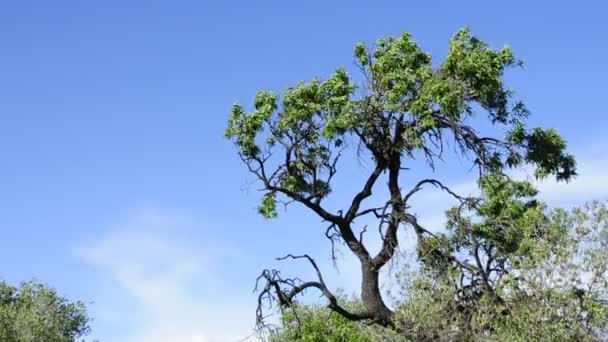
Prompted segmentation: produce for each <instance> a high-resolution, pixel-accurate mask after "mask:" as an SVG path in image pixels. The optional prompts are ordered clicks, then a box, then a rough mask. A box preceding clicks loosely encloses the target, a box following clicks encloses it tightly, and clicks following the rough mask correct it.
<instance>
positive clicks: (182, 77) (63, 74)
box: [0, 0, 608, 341]
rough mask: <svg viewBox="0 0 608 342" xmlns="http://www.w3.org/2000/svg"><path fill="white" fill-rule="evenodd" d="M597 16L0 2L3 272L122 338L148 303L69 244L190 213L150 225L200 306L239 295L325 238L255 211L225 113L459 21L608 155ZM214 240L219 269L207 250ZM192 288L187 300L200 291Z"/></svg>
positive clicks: (538, 109)
mask: <svg viewBox="0 0 608 342" xmlns="http://www.w3.org/2000/svg"><path fill="white" fill-rule="evenodd" d="M606 13H608V6H606V5H605V4H604V2H602V1H594V2H592V1H576V2H571V1H569V2H565V1H564V2H555V1H503V2H494V1H416V2H410V1H377V2H371V1H364V2H363V1H297V2H296V1H240V2H239V1H180V0H175V1H125V0H121V1H113V0H104V1H62V0H56V1H28V0H21V1H8V0H4V1H0V193H1V196H0V232H1V239H0V243H1V245H0V269H1V271H0V278H3V279H5V280H8V281H10V282H13V283H17V282H19V281H21V280H26V279H30V278H32V277H35V278H38V279H40V280H43V281H45V282H48V283H51V284H53V285H54V286H55V287H57V288H58V289H60V291H61V292H62V293H65V294H67V295H69V296H71V297H74V298H81V299H84V300H87V301H93V302H94V303H93V305H92V309H91V311H92V313H93V315H94V316H95V314H97V316H98V317H96V320H95V321H94V322H93V328H94V329H95V336H99V337H101V338H102V339H103V341H115V340H120V339H123V340H130V339H134V337H129V336H134V335H136V334H138V333H139V332H137V331H135V330H136V329H139V328H140V327H141V326H142V324H143V323H142V322H137V319H136V318H134V317H130V318H129V319H126V318H125V319H114V320H113V319H112V317H117V315H121V314H122V315H124V317H127V318H128V317H129V313H130V312H131V313H133V316H137V315H138V314H137V312H139V311H138V310H140V311H142V312H143V311H145V309H143V308H138V305H140V304H141V303H140V302H139V301H138V298H136V297H137V296H135V298H134V296H133V293H132V292H129V291H126V290H124V286H123V285H124V283H121V282H120V281H116V280H115V279H117V278H116V274H114V273H112V269H111V267H110V268H108V267H105V268H104V266H103V265H102V266H99V263H100V262H99V260H97V263H95V262H89V261H90V259H91V258H87V257H83V256H82V254H86V253H83V252H82V249H83V248H84V249H86V248H87V246H96V245H98V244H99V243H100V241H105V240H104V239H106V238H107V236H108V234H113V232H120V231H121V230H123V227H124V226H125V225H126V226H129V227H130V226H132V225H137V224H132V222H133V221H136V222H140V221H142V220H143V221H146V220H147V219H141V217H140V216H141V212H150V211H152V212H155V213H157V212H162V213H165V214H162V215H164V216H163V217H172V218H174V217H176V216H178V217H188V221H189V222H190V223H188V224H183V223H180V224H169V225H168V226H169V228H167V227H160V228H158V229H157V228H154V229H156V230H158V231H163V233H159V234H160V235H159V236H161V237H162V238H160V240H161V241H166V240H170V241H173V240H172V239H174V240H175V243H174V245H175V246H177V247H176V249H177V250H181V249H182V248H183V249H186V248H185V247H183V246H184V244H185V245H187V246H188V248H187V249H188V250H189V251H192V254H193V255H197V257H196V258H199V256H200V255H203V254H204V255H205V256H204V257H201V258H202V259H205V260H208V261H207V266H205V267H207V268H206V269H211V270H213V272H212V273H213V274H215V275H216V277H217V278H218V279H221V280H218V284H219V285H217V284H216V285H217V289H220V288H221V289H222V290H221V291H223V292H216V293H215V294H214V295H210V294H207V295H208V297H213V296H216V297H217V296H219V297H231V296H232V297H234V298H238V299H239V300H241V299H242V300H244V301H250V302H251V301H252V300H253V296H252V295H251V294H250V290H251V287H252V281H253V279H254V277H255V274H256V273H257V272H258V270H259V269H260V268H261V267H263V266H265V265H266V264H268V262H269V260H270V259H271V257H274V256H276V255H279V254H282V253H284V252H285V251H286V248H283V247H277V244H278V243H285V244H286V245H287V246H289V244H292V245H294V246H302V245H303V244H307V243H310V244H309V245H308V246H311V248H316V249H318V251H325V252H327V247H328V246H327V245H326V243H325V241H322V242H321V243H319V242H318V241H315V240H314V238H315V237H319V236H321V235H320V234H321V232H322V229H321V228H319V226H318V222H317V220H316V219H311V218H308V217H307V216H305V214H306V213H305V212H304V211H300V210H294V212H293V214H290V215H283V216H284V217H285V219H283V220H279V221H278V222H271V223H266V222H264V221H263V220H262V219H260V218H258V217H256V215H255V210H254V207H255V201H256V199H257V195H256V194H255V193H254V192H253V191H252V192H250V193H246V192H243V190H242V188H243V187H244V186H245V185H246V182H247V180H248V179H249V178H248V175H247V174H246V172H245V169H244V168H243V167H242V165H241V164H240V162H239V160H238V159H237V158H236V156H235V154H234V150H233V148H232V146H231V144H230V143H229V142H228V141H226V140H224V138H223V129H224V124H225V121H226V118H227V113H228V111H229V108H230V106H231V105H232V104H233V103H234V102H236V101H240V102H244V103H249V102H250V101H251V99H252V97H253V95H254V94H255V92H256V90H257V89H259V88H265V89H272V90H280V89H281V88H282V87H284V86H287V85H293V84H294V83H295V82H297V81H299V80H307V79H310V78H312V77H314V76H321V77H323V76H326V75H328V74H329V73H330V72H331V71H332V70H334V69H335V68H336V67H339V66H346V67H347V68H348V69H349V70H351V71H353V72H354V70H355V68H354V67H353V59H352V47H353V44H354V43H355V42H357V41H366V42H372V41H373V40H375V39H376V38H378V37H380V36H383V35H389V34H399V33H401V32H403V31H409V32H411V33H412V34H413V36H414V37H415V39H416V40H417V41H418V42H419V43H420V45H422V47H423V48H425V49H426V50H427V51H429V52H430V53H431V54H432V55H434V56H436V57H437V58H441V57H443V56H444V55H445V53H446V50H447V40H448V39H449V37H450V36H451V35H452V34H453V33H454V32H455V31H456V30H458V29H459V28H460V27H462V26H465V25H468V26H470V27H471V28H472V29H473V31H474V33H475V34H477V35H478V36H479V37H481V38H482V39H485V40H487V41H488V42H490V43H491V44H492V45H493V46H496V47H500V46H502V45H503V44H509V45H511V46H512V47H513V49H514V50H515V52H516V53H517V54H518V55H519V56H520V57H521V58H523V59H524V61H525V64H526V67H525V69H524V70H513V71H511V72H510V73H509V75H508V80H509V82H510V84H511V85H512V86H513V88H514V89H515V90H516V91H517V94H518V95H519V97H520V98H523V99H524V100H526V102H527V104H528V106H529V107H530V109H531V110H532V112H533V117H532V121H533V123H534V124H542V125H546V126H551V127H555V128H557V129H559V130H560V131H561V132H562V133H563V135H564V136H565V137H566V139H567V140H568V141H569V142H570V145H571V146H572V147H573V149H574V150H575V151H583V152H585V151H588V150H591V149H592V148H591V147H592V146H593V145H598V144H599V145H602V144H604V145H603V146H608V145H606V144H605V142H607V141H608V139H607V138H606V137H605V135H606V131H607V130H608V116H607V110H606V96H607V91H608V86H607V85H606V82H607V81H606V80H608V62H607V61H608V56H607V54H608V44H606V34H607V33H608V23H607V20H606ZM597 156H599V157H604V154H603V153H601V152H599V154H597V153H596V154H594V155H593V156H591V157H589V159H591V160H594V159H596V157H597ZM167 212H170V213H171V214H166V213H167ZM176 213H178V214H176ZM138 215H139V216H138ZM162 215H161V216H162ZM144 216H145V215H144ZM152 216H154V215H152ZM288 216H289V217H288ZM133 217H136V218H133ZM138 217H139V218H138ZM125 222H127V223H125ZM129 222H130V223H129ZM146 222H147V221H146ZM172 222H173V221H172ZM180 222H181V221H180ZM309 224H311V225H313V226H312V227H310V226H308V225H309ZM159 225H160V224H159ZM315 225H316V226H315ZM174 226H179V228H174ZM145 227H146V225H145V224H144V228H145ZM201 227H202V228H201ZM144 228H142V229H140V228H139V227H136V228H134V229H135V230H137V231H140V233H141V231H145V230H146V229H144ZM282 228H285V229H282ZM299 228H302V229H306V230H307V231H310V232H311V233H310V234H308V233H306V234H303V235H302V236H299V235H296V233H295V231H296V229H299ZM124 229H126V230H128V229H130V228H124ZM154 229H151V230H154ZM151 234H152V233H151ZM163 234H164V235H163ZM144 235H145V234H144ZM295 239H297V244H296V242H294V241H295ZM110 240H111V239H110ZM224 246H231V247H230V248H232V249H233V250H234V251H235V252H234V253H232V252H231V253H228V254H230V255H231V256H233V257H234V258H233V263H230V260H232V259H230V258H228V259H226V260H228V261H227V262H228V264H226V265H224V264H221V263H219V261H218V259H219V258H216V259H214V258H213V256H214V255H216V256H217V255H221V250H225V249H228V247H226V248H224ZM121 248H123V249H124V250H137V249H138V248H144V247H142V246H139V244H138V243H137V239H135V243H133V244H129V245H128V246H123V247H121ZM216 250H219V251H216ZM209 251H216V252H217V253H216V252H209ZM205 253H206V254H205ZM214 253H215V254H214ZM218 253H219V254H218ZM320 253H321V252H320ZM110 254H112V253H110ZM235 255H240V256H241V257H236V256H235ZM143 259H145V260H154V259H153V258H152V259H149V258H143ZM161 259H162V258H161ZM87 260H89V261H87ZM101 264H103V262H101ZM138 265H139V266H141V267H144V266H142V265H140V264H138ZM98 266H99V267H98ZM106 266H107V265H106ZM145 267H152V268H154V267H156V265H154V264H147V265H145ZM159 267H161V266H159ZM218 274H219V276H218ZM118 278H120V277H118ZM198 281H200V282H199V283H196V282H193V283H192V284H195V285H192V286H193V287H195V290H193V291H192V293H193V296H196V293H197V291H198V292H202V293H206V292H205V280H204V279H202V280H201V279H198ZM121 284H122V285H121ZM214 289H216V288H215V287H214ZM218 291H220V290H218ZM209 292H211V291H209ZM215 299H216V300H217V298H215ZM201 300H202V299H201ZM209 305H210V307H211V306H212V304H209ZM121 308H122V309H121ZM104 310H105V311H104ZM104 312H106V315H104ZM108 312H109V314H108ZM142 315H143V316H142V317H144V316H145V313H142ZM246 317H249V316H246ZM142 320H143V318H142ZM246 323H250V322H246ZM138 327H139V328H138ZM218 339H221V338H220V337H218Z"/></svg>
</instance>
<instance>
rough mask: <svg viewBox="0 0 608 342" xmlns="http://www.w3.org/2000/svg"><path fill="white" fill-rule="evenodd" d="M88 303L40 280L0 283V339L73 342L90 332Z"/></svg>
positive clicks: (18, 341)
mask: <svg viewBox="0 0 608 342" xmlns="http://www.w3.org/2000/svg"><path fill="white" fill-rule="evenodd" d="M88 322H89V317H88V315H87V311H86V308H85V305H84V303H82V302H72V301H69V300H68V299H66V298H64V297H62V296H60V295H59V294H57V292H56V291H55V290H53V289H52V288H49V287H48V286H45V285H43V284H41V283H38V282H33V281H31V282H25V283H22V284H21V285H20V286H19V287H18V288H17V287H14V286H11V285H9V284H7V283H5V282H0V341H11V342H39V341H46V342H73V341H77V340H78V339H79V338H81V337H84V336H85V335H87V334H88V333H89V326H88Z"/></svg>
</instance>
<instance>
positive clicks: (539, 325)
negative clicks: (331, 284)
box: [270, 202, 608, 342]
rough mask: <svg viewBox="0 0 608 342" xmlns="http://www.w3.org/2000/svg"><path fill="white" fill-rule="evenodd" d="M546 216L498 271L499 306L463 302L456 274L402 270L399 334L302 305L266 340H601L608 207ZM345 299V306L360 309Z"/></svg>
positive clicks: (607, 298) (606, 332)
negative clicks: (500, 272) (522, 247)
mask: <svg viewBox="0 0 608 342" xmlns="http://www.w3.org/2000/svg"><path fill="white" fill-rule="evenodd" d="M545 216H546V217H545V219H543V220H542V221H540V222H538V225H537V227H536V230H537V231H538V232H541V233H542V234H538V235H537V236H536V237H535V238H534V239H533V242H534V244H533V245H531V246H528V247H527V248H526V253H525V254H524V255H516V254H512V255H510V257H509V261H508V266H507V267H506V268H504V269H503V271H506V272H508V274H507V275H506V276H504V277H502V278H501V279H496V280H495V281H494V283H493V288H494V290H495V292H496V295H497V296H499V297H500V298H501V300H502V304H500V305H496V304H495V303H493V302H492V300H491V297H487V296H486V297H485V298H484V297H479V298H478V299H477V300H473V301H472V300H468V301H465V300H463V293H462V292H463V290H465V288H463V287H462V286H459V284H460V282H461V277H462V275H463V274H462V273H460V272H454V271H452V272H447V273H441V272H437V271H436V270H435V269H433V268H424V267H423V268H418V269H411V268H408V267H405V268H404V269H400V270H398V271H397V272H396V275H395V278H396V280H397V281H396V283H397V284H399V285H400V286H399V288H398V291H396V292H395V293H394V295H393V296H392V299H393V300H394V307H395V308H396V309H395V314H394V315H395V318H394V321H395V325H396V326H397V329H386V328H382V327H377V326H376V327H374V326H370V325H366V324H361V322H352V321H348V320H346V319H344V318H343V317H341V316H339V315H336V314H332V313H331V312H330V310H329V309H327V308H322V307H319V306H305V305H302V304H299V305H297V306H295V308H294V310H289V311H286V312H285V314H284V315H283V316H282V318H283V319H282V321H281V327H280V328H279V329H278V330H276V331H275V332H274V333H273V334H272V335H271V338H270V340H271V341H276V342H283V341H310V342H317V341H318V342H323V341H351V340H352V341H364V342H371V341H395V342H397V341H411V340H414V341H496V342H499V341H521V342H527V341H576V342H579V341H605V340H606V339H607V338H608V248H606V247H607V246H608V202H591V203H589V204H587V205H584V206H582V207H578V208H574V209H570V210H564V209H553V210H546V211H545ZM455 271H457V270H455ZM469 285H474V284H473V283H470V284H469ZM469 294H470V292H469ZM469 298H470V297H469ZM484 299H485V300H484ZM343 302H344V303H346V305H348V306H349V308H357V307H358V306H360V305H361V304H360V303H358V302H357V301H356V300H354V301H353V300H350V301H349V300H345V299H343ZM395 330H397V331H399V330H403V331H407V334H405V335H406V336H404V334H400V333H399V332H395Z"/></svg>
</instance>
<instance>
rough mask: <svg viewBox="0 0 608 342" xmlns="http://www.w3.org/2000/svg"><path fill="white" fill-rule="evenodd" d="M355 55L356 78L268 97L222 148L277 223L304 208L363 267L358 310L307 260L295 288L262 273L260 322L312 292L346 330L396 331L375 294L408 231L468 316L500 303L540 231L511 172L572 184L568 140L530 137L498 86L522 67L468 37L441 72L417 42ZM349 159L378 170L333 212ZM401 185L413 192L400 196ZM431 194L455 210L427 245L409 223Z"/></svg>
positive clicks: (381, 45) (531, 203)
mask: <svg viewBox="0 0 608 342" xmlns="http://www.w3.org/2000/svg"><path fill="white" fill-rule="evenodd" d="M354 55H355V59H356V63H357V65H358V67H359V68H358V69H359V71H360V74H361V77H357V78H353V77H351V76H350V75H349V74H348V73H347V71H346V70H345V69H338V70H337V71H336V72H335V73H334V74H333V75H331V76H330V77H329V78H327V79H326V80H320V79H315V80H312V81H311V82H302V83H299V84H298V85H297V86H294V87H289V88H287V89H286V90H285V91H284V92H283V93H282V94H278V93H273V92H269V91H260V92H259V93H258V94H257V96H256V97H255V100H254V103H253V109H252V110H251V111H248V110H246V108H245V107H243V106H241V105H235V106H234V107H233V108H232V113H231V116H230V120H229V123H228V127H227V129H226V136H227V137H228V138H231V139H232V140H233V141H234V143H235V144H236V147H237V150H238V154H239V156H240V157H241V159H242V160H243V162H244V164H245V165H246V166H247V168H248V170H249V171H250V172H251V173H252V174H253V175H255V177H256V178H257V180H259V182H260V184H261V186H262V188H263V192H264V194H263V197H262V199H261V203H260V205H259V212H260V214H262V215H263V216H265V217H267V218H273V217H276V216H277V208H276V207H277V203H279V202H282V203H298V204H300V205H303V206H305V207H306V208H308V209H310V211H311V213H314V214H315V215H317V216H318V217H319V218H320V219H321V220H323V221H325V222H327V224H328V228H327V231H326V236H327V237H328V238H330V239H332V241H335V239H337V240H339V241H340V242H342V243H344V244H345V245H346V246H347V248H348V250H350V252H352V254H353V255H354V256H356V258H357V259H358V260H359V262H360V264H361V276H362V277H361V278H362V282H361V301H362V306H361V308H359V309H357V310H350V309H348V308H347V307H346V306H344V305H343V304H342V303H341V301H340V300H339V299H338V298H337V296H336V295H335V294H334V293H333V292H332V291H331V290H330V288H329V286H328V284H326V283H325V281H324V279H323V276H322V274H321V272H320V271H319V268H318V267H317V265H316V263H315V262H314V260H313V259H312V258H310V257H309V256H308V255H288V256H287V257H288V258H302V259H306V260H308V261H309V262H310V264H311V266H312V267H313V268H314V269H315V271H316V272H317V279H314V280H310V281H299V280H295V279H291V278H283V277H282V276H281V274H280V273H279V272H278V271H275V270H265V271H264V272H263V273H262V275H261V277H260V279H259V280H260V281H263V282H264V284H263V286H262V287H261V292H260V296H259V303H260V306H259V308H258V319H259V320H260V321H261V320H262V318H263V317H264V315H263V313H262V309H263V308H262V303H263V302H264V300H266V299H268V300H271V301H276V302H278V304H279V305H280V306H281V307H289V306H292V305H293V304H294V300H295V298H296V297H297V296H298V295H300V294H301V293H302V292H303V291H305V290H307V289H317V290H319V291H320V292H321V294H322V295H324V296H325V297H326V298H327V300H328V308H329V309H330V310H332V311H333V312H335V313H337V314H339V315H341V316H343V317H344V318H345V319H347V320H352V321H369V322H373V323H376V324H379V325H381V326H393V327H396V326H397V324H396V320H395V319H396V318H395V317H396V316H395V313H394V312H393V310H391V309H390V308H389V306H388V305H387V304H386V302H385V298H383V295H382V293H381V291H380V285H379V272H380V270H381V269H382V268H383V267H385V266H386V265H387V263H388V262H389V261H390V260H391V259H393V257H394V256H395V254H396V251H397V249H398V246H399V235H398V231H399V230H400V229H410V230H412V231H413V232H415V234H416V236H417V241H418V247H417V248H418V253H419V256H420V259H421V260H422V261H423V262H424V264H425V265H427V267H431V268H433V269H435V270H436V271H438V272H452V271H454V270H456V271H457V272H460V273H461V274H462V275H463V276H462V278H463V282H462V283H461V284H459V286H460V287H461V288H462V298H463V299H462V302H463V303H468V302H470V301H478V300H480V298H483V299H484V300H486V299H487V300H490V301H492V302H495V303H500V302H501V301H502V298H501V296H500V294H499V293H497V291H496V289H495V287H494V286H493V285H494V284H495V281H496V280H497V279H499V278H501V277H503V276H504V275H505V271H504V270H505V268H506V267H507V266H508V265H507V263H508V262H509V260H510V259H509V256H511V255H523V254H525V253H526V251H527V248H528V247H529V244H530V243H532V242H530V241H531V239H533V237H534V236H535V234H536V231H535V228H534V227H535V220H538V219H539V218H540V217H541V216H542V210H540V208H539V205H538V203H537V202H536V201H535V200H534V196H535V195H536V191H535V190H534V189H533V187H532V186H531V185H530V184H529V183H527V182H520V181H515V180H513V179H511V177H510V176H509V174H510V173H509V172H508V169H513V168H518V167H532V168H534V170H535V175H536V176H537V177H547V176H550V175H553V176H555V177H556V178H557V179H558V180H569V179H570V178H571V177H573V176H574V175H575V162H574V158H573V157H572V156H571V155H569V154H567V153H566V152H565V142H564V140H563V139H562V138H561V137H560V136H559V135H558V133H557V132H555V131H554V130H552V129H542V128H528V127H527V126H526V118H527V116H528V114H529V113H528V111H527V110H526V107H525V106H524V104H523V103H521V102H518V101H514V100H513V98H512V97H513V92H512V91H511V90H510V89H509V88H508V87H507V86H506V85H505V83H504V80H503V74H504V72H505V70H506V69H507V68H510V67H514V66H518V65H520V61H519V60H518V59H517V58H516V57H515V56H514V54H513V52H512V51H511V49H509V48H507V47H505V48H502V49H499V50H495V49H492V48H491V47H490V46H489V45H488V44H486V43H484V42H483V41H481V40H479V39H478V38H476V37H475V36H473V35H472V34H471V32H470V31H469V30H468V29H463V30H460V31H459V32H457V33H456V34H455V35H454V36H453V37H452V39H451V40H450V43H449V52H448V54H447V57H446V58H445V60H444V61H443V62H441V63H432V61H431V56H430V55H429V54H427V53H426V52H424V51H423V50H422V49H421V48H420V47H419V46H418V45H417V44H416V43H415V42H414V40H413V39H412V37H411V36H410V35H409V34H403V35H401V36H399V37H388V38H384V39H379V40H378V41H377V42H376V44H375V45H374V46H371V47H370V46H366V45H364V44H357V45H356V46H355V51H354ZM355 79H357V80H358V79H361V81H355ZM473 117H476V118H475V120H473ZM483 117H485V118H487V120H486V122H483V120H482V118H483ZM487 123H489V124H490V125H488V124H487ZM492 125H493V126H496V127H497V128H498V129H494V130H492V131H493V132H496V131H499V132H503V133H504V134H483V133H482V129H481V128H482V127H485V126H492ZM348 148H354V149H356V150H357V153H358V154H359V158H368V159H369V161H370V163H371V164H372V165H373V167H372V168H371V169H370V170H369V174H368V175H367V177H366V178H365V179H364V180H363V181H362V183H361V185H360V187H359V188H358V189H357V190H356V191H355V193H354V194H353V196H352V198H350V199H349V200H348V201H346V202H345V203H344V204H343V207H342V208H341V209H339V210H331V209H330V208H329V207H328V206H327V205H326V200H327V199H328V197H330V196H332V187H333V185H334V182H335V179H336V177H337V176H338V174H339V172H338V170H339V169H340V165H341V163H340V162H341V159H340V157H341V156H342V155H343V152H344V151H345V149H348ZM451 153H454V154H456V155H458V156H460V157H462V159H463V160H465V161H466V162H467V163H470V165H471V167H472V168H474V169H475V170H476V171H475V176H476V177H477V179H478V184H479V187H480V190H481V195H480V196H478V197H470V196H464V195H463V194H458V193H456V192H455V191H454V190H453V189H450V188H449V187H448V186H447V185H446V184H445V183H444V182H443V181H442V180H439V179H436V178H433V171H434V170H435V168H436V167H438V165H439V163H441V162H442V161H443V160H444V159H446V158H445V157H447V155H448V154H451ZM417 158H421V159H424V160H426V164H425V165H426V166H427V167H428V176H427V177H424V178H423V179H419V180H416V181H412V179H411V175H413V174H414V172H412V170H411V168H412V166H413V165H414V159H417ZM416 165H418V164H416ZM416 174H420V170H417V172H416ZM408 177H409V178H408ZM406 181H407V182H406ZM406 183H407V184H412V186H411V188H409V187H408V188H404V184H406ZM429 186H431V187H436V188H439V189H441V190H443V191H445V192H446V193H447V194H449V195H450V196H453V197H454V198H456V199H457V200H458V201H459V203H460V205H459V206H458V207H457V208H455V209H454V210H452V211H451V212H450V219H449V227H448V228H451V229H452V231H453V234H452V235H450V236H448V235H445V234H434V233H431V232H430V231H429V230H428V229H427V228H426V227H423V226H422V225H421V224H419V222H418V220H417V218H416V216H415V213H413V212H411V209H410V201H411V199H412V198H413V197H414V196H416V194H418V193H419V192H421V191H422V190H423V189H424V188H425V187H429ZM381 187H384V189H381ZM372 193H376V194H387V195H386V198H384V199H382V200H381V203H384V204H383V205H381V206H374V205H372V204H371V203H372V202H377V201H372V200H371V199H372V197H373V196H372ZM341 197H342V196H341ZM473 216H474V218H472V217H473ZM370 218H372V219H373V220H375V221H376V222H377V224H378V230H379V231H380V234H381V241H382V243H381V247H380V248H379V250H377V251H372V250H371V249H370V248H369V246H368V245H366V243H365V242H364V240H363V233H364V232H365V229H364V227H362V226H361V224H360V222H362V221H363V220H364V219H365V220H369V219H370ZM400 326H401V325H400ZM403 331H404V332H407V331H408V329H407V328H403Z"/></svg>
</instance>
